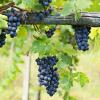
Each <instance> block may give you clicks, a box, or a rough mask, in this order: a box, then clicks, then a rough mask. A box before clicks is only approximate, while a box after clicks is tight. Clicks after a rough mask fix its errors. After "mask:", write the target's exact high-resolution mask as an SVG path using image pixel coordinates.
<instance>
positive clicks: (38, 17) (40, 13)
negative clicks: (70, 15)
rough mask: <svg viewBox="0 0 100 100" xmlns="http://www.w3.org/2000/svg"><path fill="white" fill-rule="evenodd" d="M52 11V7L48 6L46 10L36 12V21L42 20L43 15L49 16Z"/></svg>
mask: <svg viewBox="0 0 100 100" xmlns="http://www.w3.org/2000/svg"><path fill="white" fill-rule="evenodd" d="M52 11H53V8H51V7H50V8H49V9H47V10H44V11H40V12H36V13H35V17H34V18H35V20H36V21H41V20H43V18H44V17H48V16H50V15H51V13H52Z"/></svg>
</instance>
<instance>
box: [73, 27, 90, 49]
mask: <svg viewBox="0 0 100 100" xmlns="http://www.w3.org/2000/svg"><path fill="white" fill-rule="evenodd" d="M74 29H75V39H76V43H77V45H78V49H79V50H82V51H86V50H88V49H89V44H88V39H89V32H90V29H91V28H89V27H85V26H74Z"/></svg>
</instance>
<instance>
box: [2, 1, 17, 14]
mask: <svg viewBox="0 0 100 100" xmlns="http://www.w3.org/2000/svg"><path fill="white" fill-rule="evenodd" d="M14 5H15V3H14V2H10V3H8V4H6V5H3V6H1V7H0V13H2V12H3V11H4V10H7V9H8V8H10V7H12V6H14Z"/></svg>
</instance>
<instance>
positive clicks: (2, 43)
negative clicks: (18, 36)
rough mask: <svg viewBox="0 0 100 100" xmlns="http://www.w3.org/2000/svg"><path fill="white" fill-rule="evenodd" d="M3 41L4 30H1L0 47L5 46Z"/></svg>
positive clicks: (4, 36) (4, 38)
mask: <svg viewBox="0 0 100 100" xmlns="http://www.w3.org/2000/svg"><path fill="white" fill-rule="evenodd" d="M5 40H6V30H5V29H2V32H1V34H0V47H3V45H5Z"/></svg>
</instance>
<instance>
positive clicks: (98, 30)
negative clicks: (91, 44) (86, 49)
mask: <svg viewBox="0 0 100 100" xmlns="http://www.w3.org/2000/svg"><path fill="white" fill-rule="evenodd" d="M98 32H99V33H100V28H99V29H98V28H95V27H93V28H91V33H90V35H89V36H90V38H91V39H94V38H95V37H96V36H97V34H98Z"/></svg>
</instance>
